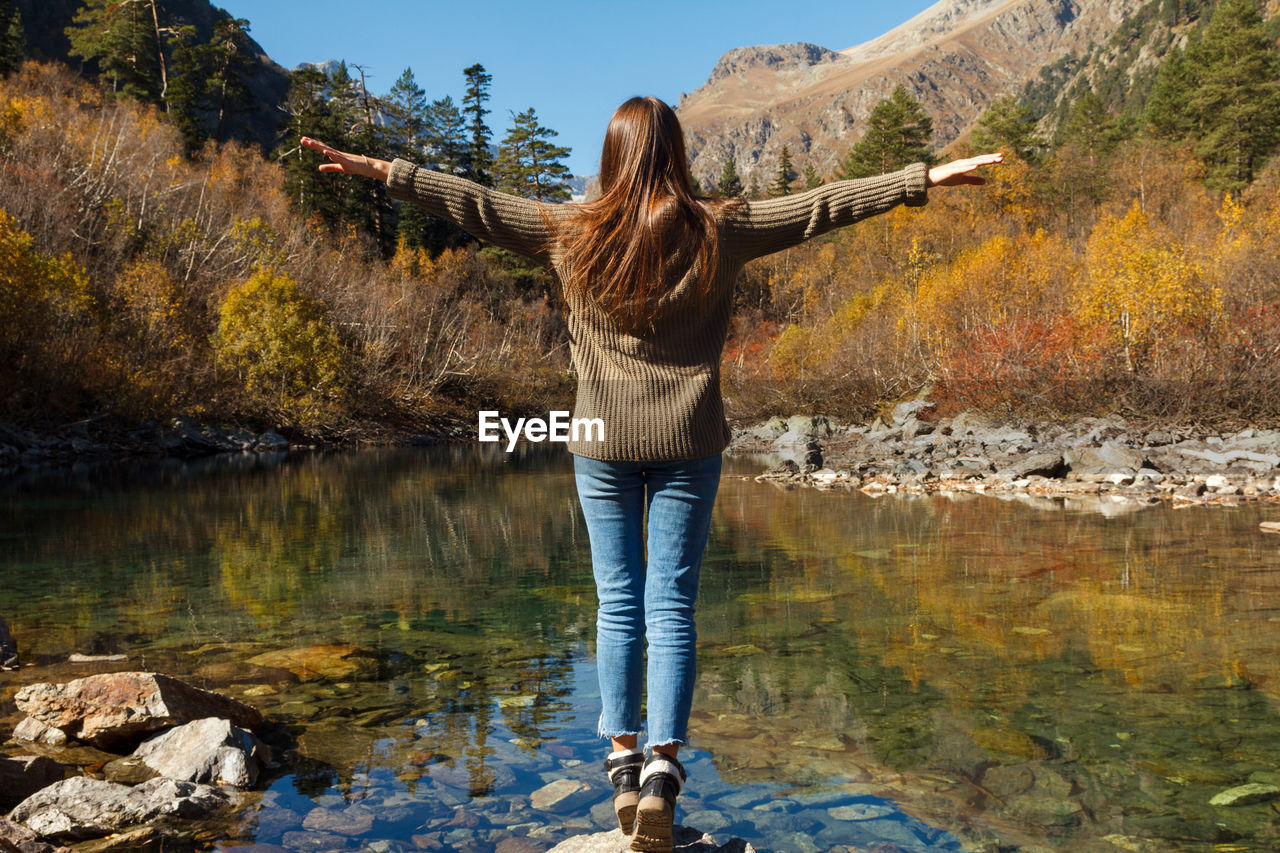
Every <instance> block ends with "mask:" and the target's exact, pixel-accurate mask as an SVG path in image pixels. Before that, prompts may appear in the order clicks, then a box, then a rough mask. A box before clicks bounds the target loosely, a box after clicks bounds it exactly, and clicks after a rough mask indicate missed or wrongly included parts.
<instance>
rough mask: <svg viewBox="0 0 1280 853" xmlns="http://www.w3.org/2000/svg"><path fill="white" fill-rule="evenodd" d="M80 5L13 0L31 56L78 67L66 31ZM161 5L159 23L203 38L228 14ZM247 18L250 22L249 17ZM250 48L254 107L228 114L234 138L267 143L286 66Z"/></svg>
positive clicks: (187, 1)
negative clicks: (186, 26)
mask: <svg viewBox="0 0 1280 853" xmlns="http://www.w3.org/2000/svg"><path fill="white" fill-rule="evenodd" d="M82 5H83V0H17V7H18V11H19V12H20V13H21V14H22V24H23V28H24V29H25V30H26V36H27V44H28V48H29V50H30V52H31V54H32V55H33V56H34V57H35V58H37V59H42V60H58V61H61V62H66V63H68V64H69V65H71V66H72V67H73V68H81V67H82V63H81V61H80V59H79V58H76V57H71V56H69V55H68V52H69V51H70V49H71V44H70V41H69V40H68V39H67V36H66V33H65V30H66V28H67V27H69V26H71V24H72V21H73V20H74V18H75V15H76V12H77V10H79V8H80V7H81V6H82ZM160 8H161V10H162V12H163V14H164V18H163V20H162V21H161V26H164V27H178V26H182V25H184V24H190V25H191V26H193V27H195V28H196V34H197V36H198V38H199V39H200V40H201V41H207V40H208V39H209V38H210V37H211V36H212V35H213V26H214V24H215V23H216V22H217V21H219V20H222V19H224V18H227V17H229V16H228V15H227V13H226V12H225V11H223V10H222V9H220V8H218V7H216V6H214V5H212V4H211V3H210V2H209V0H168V2H165V3H163V4H161V7H160ZM249 23H250V25H251V26H252V24H253V22H252V21H250V22H249ZM251 41H252V40H251ZM250 51H251V54H252V59H251V62H252V71H251V72H250V75H249V81H248V87H249V91H250V93H251V95H252V97H253V102H254V107H253V109H252V110H249V111H248V112H244V113H234V114H232V115H231V116H230V117H229V125H230V132H231V135H232V136H234V137H236V138H239V139H245V140H252V141H253V142H256V143H258V144H259V145H261V146H263V147H264V148H267V149H270V148H271V146H272V145H273V144H274V143H275V137H276V128H277V127H278V126H279V124H280V119H281V116H282V113H281V112H280V109H279V105H280V104H282V103H283V102H284V99H285V94H286V93H287V92H288V91H289V72H288V71H286V70H285V69H283V68H281V67H280V66H279V65H277V64H276V63H275V62H273V61H272V60H271V57H269V56H267V55H266V52H265V51H263V49H262V48H261V47H260V46H259V45H258V43H257V42H252V44H251V45H250ZM87 70H89V71H91V72H92V71H94V70H95V66H94V65H93V64H92V63H90V64H89V66H88V69H87Z"/></svg>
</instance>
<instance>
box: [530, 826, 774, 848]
mask: <svg viewBox="0 0 1280 853" xmlns="http://www.w3.org/2000/svg"><path fill="white" fill-rule="evenodd" d="M673 841H674V844H673V846H674V848H675V849H676V850H679V851H680V853H756V849H755V848H754V847H752V846H751V845H750V844H748V843H747V842H745V841H743V840H742V839H741V838H733V839H730V840H729V841H726V842H725V843H724V844H717V843H716V840H715V839H714V838H712V837H711V836H710V835H707V834H706V833H704V832H699V831H698V830H696V829H690V828H689V827H687V826H677V827H676V828H675V838H674V839H673ZM630 849H631V845H630V839H628V838H627V836H625V835H623V834H622V830H620V829H613V830H610V831H609V832H596V833H593V834H591V835H576V836H574V837H573V838H566V839H565V840H564V841H561V842H560V843H559V844H557V845H556V846H555V847H552V848H551V849H550V850H549V851H548V853H624V851H627V850H630Z"/></svg>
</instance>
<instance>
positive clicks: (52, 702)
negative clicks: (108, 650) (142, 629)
mask: <svg viewBox="0 0 1280 853" xmlns="http://www.w3.org/2000/svg"><path fill="white" fill-rule="evenodd" d="M14 698H15V701H16V702H17V705H18V710H20V711H22V712H23V713H25V714H26V715H27V716H29V717H32V718H34V719H35V720H37V721H38V722H41V723H43V724H45V725H46V726H52V727H53V728H56V729H61V730H62V731H63V732H65V733H66V734H67V735H69V736H71V737H74V738H77V739H79V740H83V741H87V742H89V743H92V744H93V745H94V746H100V747H104V748H108V747H111V746H117V745H119V744H121V743H123V742H126V741H129V740H132V739H134V738H139V737H141V736H144V735H148V734H151V733H152V732H157V731H160V730H161V729H167V728H170V727H171V726H177V725H181V724H183V723H189V722H191V721H192V720H200V719H203V718H205V717H221V718H225V719H229V720H231V721H232V722H233V723H235V724H236V725H237V726H240V727H241V728H246V729H255V728H257V727H258V726H260V725H262V715H261V714H260V713H259V712H258V711H257V710H256V709H254V708H252V707H250V706H249V705H246V704H244V703H243V702H239V701H237V700H235V699H232V698H231V697H230V696H223V695H222V694H220V693H212V692H210V691H208V690H201V689H200V688H198V687H192V686H191V685H189V684H186V683H184V682H181V681H179V680H178V679H176V678H170V677H169V676H167V675H161V674H160V673H155V672H110V673H104V674H102V675H90V676H87V677H85V678H77V679H75V680H73V681H69V682H67V683H65V684H49V683H40V684H30V685H27V686H26V687H24V688H22V689H21V690H19V691H18V693H17V695H16V696H15V697H14Z"/></svg>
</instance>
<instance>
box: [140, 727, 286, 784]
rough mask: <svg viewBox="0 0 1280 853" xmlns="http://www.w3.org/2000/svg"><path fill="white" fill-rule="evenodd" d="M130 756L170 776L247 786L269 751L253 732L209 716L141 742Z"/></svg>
mask: <svg viewBox="0 0 1280 853" xmlns="http://www.w3.org/2000/svg"><path fill="white" fill-rule="evenodd" d="M133 758H135V759H140V760H141V761H142V762H143V763H144V764H146V765H147V766H148V767H150V768H151V769H152V770H155V771H156V772H157V773H159V774H160V775H161V776H165V777H167V778H169V779H181V780H183V781H185V782H212V783H222V784H224V785H236V786H238V787H241V788H246V787H248V786H250V785H252V784H253V783H254V782H256V781H258V774H259V773H260V772H261V770H262V767H263V766H265V765H266V764H267V762H269V761H270V760H271V750H270V749H268V748H267V746H266V744H264V743H263V742H262V741H260V740H258V739H257V738H256V737H254V736H253V733H252V732H249V731H246V730H245V729H242V728H239V727H238V726H234V725H232V724H231V723H230V721H228V720H220V719H218V718H216V717H208V718H206V719H203V720H195V721H194V722H190V723H187V724H186V725H184V726H179V727H178V728H176V729H170V730H169V731H167V732H163V733H162V734H158V735H156V736H155V737H153V738H151V739H149V740H146V741H143V743H142V745H141V746H139V747H138V748H137V749H136V750H134V752H133Z"/></svg>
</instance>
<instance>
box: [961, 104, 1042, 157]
mask: <svg viewBox="0 0 1280 853" xmlns="http://www.w3.org/2000/svg"><path fill="white" fill-rule="evenodd" d="M973 144H974V146H975V147H976V148H977V149H978V150H980V151H1008V152H1009V153H1010V154H1014V155H1016V156H1017V157H1019V158H1020V159H1022V160H1025V161H1027V162H1029V163H1030V162H1034V161H1035V160H1036V159H1037V158H1038V156H1039V153H1040V150H1041V148H1043V146H1044V142H1043V140H1041V139H1040V137H1039V136H1037V135H1036V123H1035V122H1034V121H1032V119H1031V111H1030V110H1029V109H1027V108H1026V107H1025V106H1023V105H1022V104H1019V103H1018V100H1017V99H1016V98H1014V97H1013V96H1012V95H1005V96H1004V97H1002V98H997V99H996V100H995V101H992V103H991V106H989V107H987V111H986V112H984V113H983V114H982V117H981V118H980V119H978V126H977V127H976V128H974V131H973Z"/></svg>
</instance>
